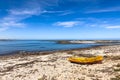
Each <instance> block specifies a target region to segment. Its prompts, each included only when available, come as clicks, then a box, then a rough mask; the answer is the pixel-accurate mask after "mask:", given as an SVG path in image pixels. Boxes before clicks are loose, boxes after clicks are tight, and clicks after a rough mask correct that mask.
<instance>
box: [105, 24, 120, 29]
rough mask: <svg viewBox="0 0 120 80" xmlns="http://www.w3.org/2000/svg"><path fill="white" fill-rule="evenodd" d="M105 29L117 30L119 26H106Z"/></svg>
mask: <svg viewBox="0 0 120 80" xmlns="http://www.w3.org/2000/svg"><path fill="white" fill-rule="evenodd" d="M106 28H108V29H118V28H120V25H117V26H107V27H106Z"/></svg>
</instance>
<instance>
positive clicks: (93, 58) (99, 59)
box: [68, 56, 103, 64]
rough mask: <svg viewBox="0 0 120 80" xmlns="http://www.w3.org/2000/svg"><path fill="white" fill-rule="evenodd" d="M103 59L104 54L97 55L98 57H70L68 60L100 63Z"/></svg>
mask: <svg viewBox="0 0 120 80" xmlns="http://www.w3.org/2000/svg"><path fill="white" fill-rule="evenodd" d="M102 60H103V56H96V57H90V58H88V57H69V58H68V61H70V62H74V63H81V64H93V63H98V62H101V61H102Z"/></svg>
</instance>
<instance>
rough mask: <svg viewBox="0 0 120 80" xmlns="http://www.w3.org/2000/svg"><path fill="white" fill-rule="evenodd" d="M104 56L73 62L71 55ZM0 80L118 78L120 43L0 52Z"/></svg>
mask: <svg viewBox="0 0 120 80" xmlns="http://www.w3.org/2000/svg"><path fill="white" fill-rule="evenodd" d="M96 55H102V56H104V60H103V61H102V63H99V64H91V65H88V64H85V65H82V64H75V63H71V62H69V61H68V60H67V58H68V57H71V56H87V57H89V56H96ZM0 80H120V45H113V46H99V47H93V48H84V49H76V50H65V51H55V52H44V53H41V52H36V53H34V52H32V53H30V54H29V53H26V52H21V54H16V55H9V56H0Z"/></svg>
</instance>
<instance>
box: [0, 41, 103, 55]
mask: <svg viewBox="0 0 120 80" xmlns="http://www.w3.org/2000/svg"><path fill="white" fill-rule="evenodd" d="M98 45H101V44H58V43H57V42H56V41H46V40H13V41H0V55H3V54H12V52H16V51H54V50H68V49H76V48H88V47H93V46H98Z"/></svg>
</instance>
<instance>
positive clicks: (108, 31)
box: [0, 0, 120, 39]
mask: <svg viewBox="0 0 120 80" xmlns="http://www.w3.org/2000/svg"><path fill="white" fill-rule="evenodd" d="M0 39H120V0H0Z"/></svg>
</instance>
